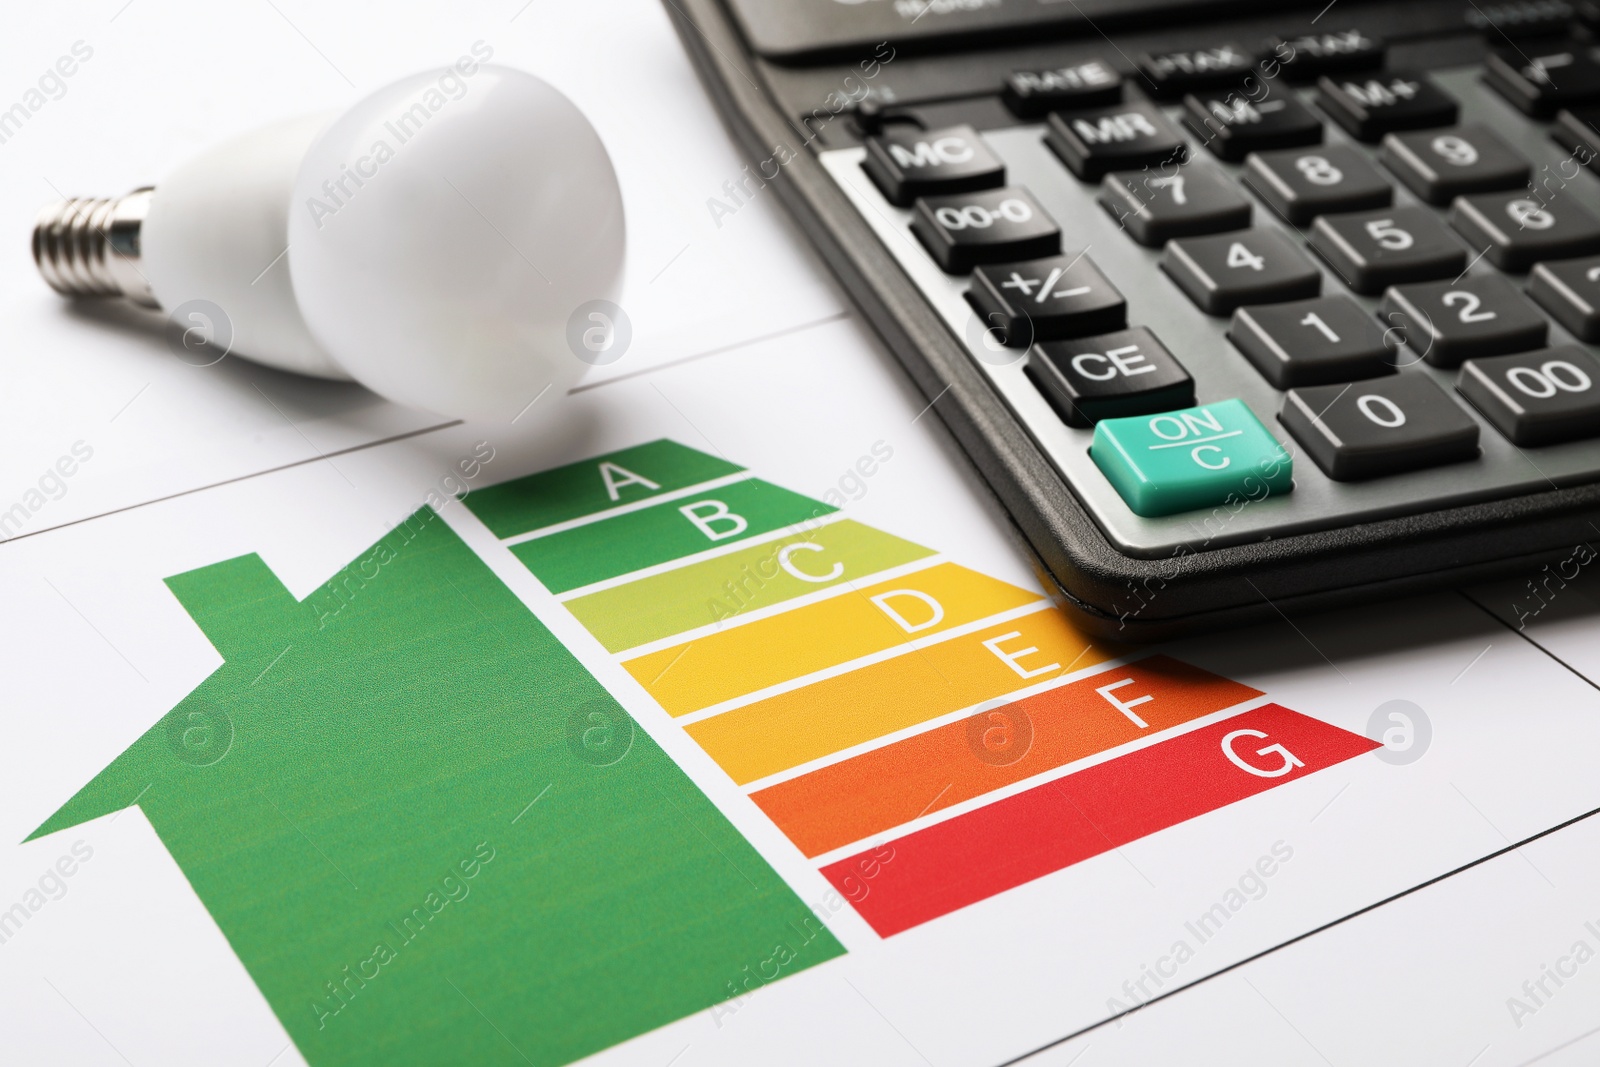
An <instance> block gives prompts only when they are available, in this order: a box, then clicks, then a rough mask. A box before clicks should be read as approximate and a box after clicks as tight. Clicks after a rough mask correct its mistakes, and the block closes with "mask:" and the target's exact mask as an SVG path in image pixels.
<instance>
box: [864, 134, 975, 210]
mask: <svg viewBox="0 0 1600 1067" xmlns="http://www.w3.org/2000/svg"><path fill="white" fill-rule="evenodd" d="M861 165H862V167H863V168H864V169H865V170H866V172H867V175H868V176H869V177H871V178H872V180H873V182H874V183H876V184H877V186H878V189H879V190H880V191H881V192H882V193H883V196H884V199H885V200H887V201H889V203H891V204H896V205H899V206H900V207H907V206H909V205H910V204H911V202H912V201H913V200H915V199H916V198H917V197H919V196H933V195H935V194H937V193H971V192H976V191H977V190H979V189H993V188H994V187H995V186H997V185H1004V184H1005V180H1006V165H1005V164H1004V163H1002V162H1000V160H999V159H998V158H997V157H996V156H995V154H994V153H993V152H991V151H989V146H988V145H986V144H984V143H983V138H982V137H981V136H979V135H978V131H977V130H974V129H973V128H972V127H971V126H950V127H948V128H946V129H942V130H918V129H894V130H890V131H888V132H886V133H882V134H879V135H878V136H876V137H868V138H867V157H866V159H865V160H863V161H862V164H861Z"/></svg>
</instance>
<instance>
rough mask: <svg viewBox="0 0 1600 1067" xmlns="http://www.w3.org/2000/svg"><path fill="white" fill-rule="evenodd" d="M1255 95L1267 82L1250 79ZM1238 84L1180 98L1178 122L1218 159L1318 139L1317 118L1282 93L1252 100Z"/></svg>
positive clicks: (1320, 126)
mask: <svg viewBox="0 0 1600 1067" xmlns="http://www.w3.org/2000/svg"><path fill="white" fill-rule="evenodd" d="M1251 84H1252V85H1254V86H1255V87H1256V88H1255V94H1254V96H1259V95H1260V93H1261V89H1262V88H1263V87H1265V86H1266V85H1267V83H1266V82H1263V81H1261V80H1260V79H1252V81H1251ZM1254 96H1253V95H1252V94H1251V93H1249V92H1247V91H1246V90H1245V89H1244V88H1240V87H1237V86H1236V87H1234V88H1233V89H1231V90H1229V91H1226V92H1222V91H1218V92H1209V93H1190V94H1189V95H1188V96H1186V97H1184V98H1183V108H1184V114H1183V122H1184V125H1185V126H1188V127H1189V130H1190V132H1192V133H1193V134H1194V135H1195V136H1196V137H1198V138H1200V140H1201V142H1202V143H1204V144H1205V146H1206V147H1207V148H1209V149H1211V151H1212V152H1213V153H1215V154H1216V156H1217V157H1218V158H1220V159H1229V160H1240V159H1243V158H1244V157H1245V156H1246V155H1247V154H1248V153H1250V152H1258V151H1264V150H1267V149H1272V148H1299V147H1300V146H1302V145H1313V144H1321V143H1322V120H1321V119H1319V118H1317V116H1315V115H1313V114H1312V113H1311V109H1310V108H1308V107H1306V106H1305V105H1304V104H1302V103H1301V102H1300V101H1298V100H1296V99H1295V98H1294V97H1293V96H1292V95H1290V94H1289V93H1287V92H1281V91H1280V92H1277V93H1269V94H1268V95H1267V97H1266V98H1265V99H1261V100H1257V99H1255V98H1254Z"/></svg>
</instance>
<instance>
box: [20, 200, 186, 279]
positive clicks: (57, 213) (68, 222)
mask: <svg viewBox="0 0 1600 1067" xmlns="http://www.w3.org/2000/svg"><path fill="white" fill-rule="evenodd" d="M152 192H154V190H153V189H149V188H145V189H135V190H134V191H133V192H131V193H129V194H128V195H127V196H123V197H110V198H104V199H101V198H93V197H75V198H73V199H70V200H63V201H61V202H60V203H57V204H51V205H50V206H49V207H47V208H45V209H44V210H43V211H41V212H39V218H38V220H37V221H36V222H35V223H34V225H33V261H34V263H35V264H37V265H38V267H39V273H40V274H41V275H43V276H44V280H45V281H46V282H47V283H49V285H50V288H52V289H54V290H55V291H56V292H58V293H61V294H62V295H63V296H73V297H83V296H94V297H106V296H123V297H127V298H128V299H129V300H131V301H133V302H134V303H136V304H143V305H145V306H146V307H159V306H160V304H159V303H157V301H156V298H155V295H154V294H153V293H152V292H151V291H150V280H149V279H148V278H146V277H145V275H144V271H143V269H142V268H141V266H140V250H139V231H140V229H141V227H142V226H143V225H144V220H145V216H146V215H147V214H149V211H150V196H151V193H152Z"/></svg>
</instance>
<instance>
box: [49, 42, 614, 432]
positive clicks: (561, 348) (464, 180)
mask: <svg viewBox="0 0 1600 1067" xmlns="http://www.w3.org/2000/svg"><path fill="white" fill-rule="evenodd" d="M467 69H471V70H472V73H471V74H467V73H466V70H467ZM140 195H147V196H148V200H147V202H141V203H134V199H135V198H134V197H129V198H124V201H122V202H119V201H69V202H68V204H67V205H57V206H56V207H55V208H52V209H50V210H49V211H48V212H47V213H46V215H45V216H44V217H42V218H41V222H40V225H39V228H38V229H37V230H36V231H35V236H34V251H35V257H36V258H37V259H38V260H39V263H40V269H41V270H42V271H43V272H44V274H45V277H46V279H47V280H48V281H50V283H51V284H52V285H53V286H55V287H56V288H57V289H60V290H62V291H63V292H70V293H73V294H75V295H110V294H112V293H119V292H120V293H123V294H125V295H130V296H133V297H134V298H135V299H140V298H141V297H142V298H144V299H145V300H146V302H154V303H157V304H159V305H160V306H161V307H162V308H164V309H166V310H167V311H169V312H171V313H173V316H174V319H175V321H176V325H177V326H178V327H179V330H180V333H181V331H182V330H183V329H187V328H189V324H190V320H191V319H192V321H193V328H194V330H195V331H196V335H197V336H199V337H203V338H204V339H206V340H208V341H210V342H211V343H212V345H213V347H217V346H220V347H225V348H227V349H228V350H229V351H230V352H232V353H233V354H236V355H240V356H245V357H248V358H250V359H254V360H256V361H259V362H262V363H266V364H270V365H272V366H276V367H280V368H282V369H285V370H291V371H297V372H300V373H304V374H314V375H319V376H322V377H329V378H343V377H349V378H353V379H355V380H356V381H358V382H360V383H362V384H363V385H365V386H367V387H368V388H370V389H372V390H373V391H374V392H376V393H378V394H380V395H382V396H385V397H388V398H389V399H391V400H394V401H397V402H398V403H401V404H406V405H409V406H412V407H420V408H426V409H429V410H432V411H437V412H440V413H442V414H447V415H454V416H462V417H471V418H481V419H497V420H503V419H510V418H513V417H516V416H518V415H519V414H520V413H521V412H523V411H525V410H528V405H529V403H530V402H531V401H533V400H534V399H535V397H537V396H540V395H542V393H543V392H545V391H546V390H548V389H551V388H554V389H556V390H557V391H558V392H559V391H564V389H565V387H566V386H567V385H569V384H570V383H571V382H572V381H573V380H575V379H576V378H577V377H578V375H579V374H580V373H581V372H582V371H583V370H584V369H585V366H586V362H585V360H583V359H580V358H579V356H578V355H577V352H578V351H583V349H582V346H581V345H579V346H574V345H573V344H571V343H570V341H569V322H572V321H574V317H575V315H577V320H576V321H578V322H579V323H580V324H581V327H580V330H579V334H580V336H581V329H582V328H588V327H591V326H592V323H591V322H590V321H589V319H588V317H587V316H586V315H581V314H579V313H580V312H581V311H583V310H585V305H588V304H590V303H591V302H592V301H596V300H609V299H612V298H614V297H615V295H616V290H617V287H618V285H619V283H620V279H621V271H622V260H623V249H624V225H623V212H622V196H621V192H620V190H619V189H618V186H617V180H616V174H615V172H614V171H613V170H612V167H611V161H610V159H609V157H608V156H607V155H606V151H605V147H604V145H602V144H601V142H600V138H599V137H598V135H596V133H595V131H594V129H593V128H592V127H591V126H590V125H589V123H588V121H587V120H586V119H585V118H584V117H583V114H582V113H581V112H580V111H579V110H578V109H577V108H576V107H575V106H574V105H573V104H572V102H571V101H569V100H568V99H567V98H566V97H564V96H562V95H561V94H560V93H559V92H557V91H556V90H555V89H554V88H552V87H551V86H550V85H549V84H547V83H546V82H544V81H542V80H540V79H538V78H535V77H533V76H532V75H530V74H526V73H523V72H521V71H516V70H511V69H508V68H505V67H499V66H487V65H478V64H474V63H471V62H470V61H464V62H463V63H462V64H459V65H458V66H457V67H455V68H450V69H447V70H445V71H439V72H432V73H424V74H417V75H414V76H412V77H409V78H404V79H402V80H400V81H398V82H395V83H393V84H392V85H389V86H386V87H385V88H383V89H380V90H378V91H377V92H375V93H373V94H371V95H370V96H368V97H366V98H365V99H363V100H361V101H360V102H358V103H357V104H355V105H354V106H353V107H351V108H350V109H349V110H347V111H345V112H344V113H343V114H340V115H338V116H337V117H334V118H332V119H331V121H330V118H329V117H328V116H314V117H310V118H305V119H297V120H292V121H289V122H283V123H279V124H276V125H274V126H270V127H267V128H265V129H263V130H259V131H256V132H254V133H251V134H248V135H246V136H244V137H241V138H238V139H235V140H233V141H231V142H228V143H225V144H222V145H218V146H216V147H215V148H213V149H211V150H210V151H208V152H206V153H204V154H203V155H201V156H199V157H198V158H196V159H193V160H191V161H190V162H189V163H187V164H185V165H184V166H182V167H180V168H179V169H178V170H177V171H175V172H174V173H173V174H171V175H169V176H168V177H167V178H166V179H164V180H163V181H162V182H161V183H160V184H159V185H157V186H156V188H155V189H154V191H153V192H151V193H149V194H135V196H140ZM96 205H99V207H97V206H96ZM119 210H120V211H121V212H122V214H123V215H127V216H130V218H132V217H133V216H137V215H138V214H139V212H140V211H144V212H145V214H144V217H143V219H142V221H140V220H138V219H137V218H132V225H131V226H125V227H124V229H128V230H130V231H131V233H132V237H131V239H124V240H122V241H120V242H119V239H118V232H119V231H118V214H117V213H118V211H119ZM97 211H98V215H97V214H96V212H97ZM97 233H98V238H99V240H98V242H97V240H96V234H97ZM119 244H120V247H119ZM119 261H120V262H119ZM130 270H131V271H133V272H134V273H130ZM135 274H136V275H137V277H135ZM85 279H87V282H86V281H85ZM141 283H147V284H148V293H142V292H139V291H137V290H138V289H139V287H140V285H141ZM586 354H587V353H586Z"/></svg>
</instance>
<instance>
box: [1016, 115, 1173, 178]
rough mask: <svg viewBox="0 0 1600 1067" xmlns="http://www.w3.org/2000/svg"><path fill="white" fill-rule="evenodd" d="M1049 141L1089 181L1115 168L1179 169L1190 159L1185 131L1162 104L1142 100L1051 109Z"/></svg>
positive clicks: (1046, 139) (1073, 168) (1070, 165)
mask: <svg viewBox="0 0 1600 1067" xmlns="http://www.w3.org/2000/svg"><path fill="white" fill-rule="evenodd" d="M1044 143H1045V144H1046V145H1048V146H1049V147H1050V150H1051V151H1052V152H1054V153H1055V154H1056V155H1057V156H1059V157H1061V161H1062V162H1063V163H1065V164H1066V165H1067V169H1068V170H1070V171H1072V173H1074V174H1076V175H1077V176H1078V177H1079V178H1082V179H1083V180H1084V181H1098V180H1100V178H1102V177H1104V176H1105V175H1106V174H1107V173H1108V172H1110V171H1113V170H1139V169H1140V168H1143V167H1161V166H1162V164H1171V165H1172V166H1174V167H1176V166H1177V165H1178V164H1180V163H1182V162H1184V161H1185V160H1186V159H1188V158H1189V148H1188V144H1187V142H1185V141H1184V139H1183V134H1181V133H1179V132H1178V130H1177V128H1176V127H1175V126H1173V125H1172V123H1170V122H1168V121H1167V117H1166V116H1165V115H1163V114H1162V113H1161V109H1160V108H1158V107H1156V106H1155V105H1154V104H1146V103H1142V102H1141V103H1133V104H1118V105H1116V106H1115V107H1100V108H1088V109H1085V110H1081V111H1055V112H1051V114H1050V129H1049V132H1047V133H1046V134H1045V138H1044Z"/></svg>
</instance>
